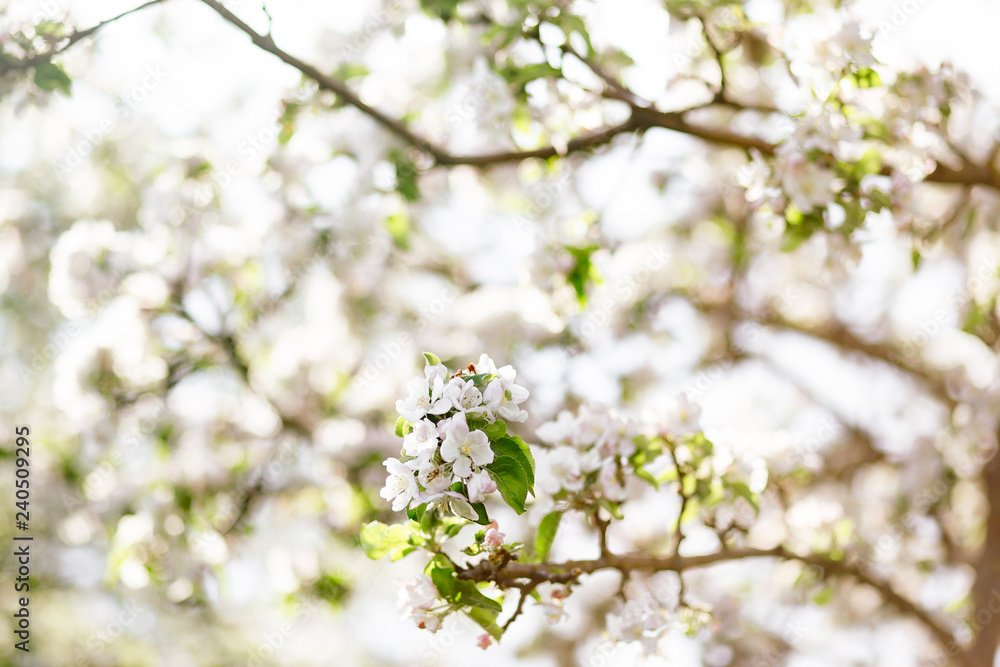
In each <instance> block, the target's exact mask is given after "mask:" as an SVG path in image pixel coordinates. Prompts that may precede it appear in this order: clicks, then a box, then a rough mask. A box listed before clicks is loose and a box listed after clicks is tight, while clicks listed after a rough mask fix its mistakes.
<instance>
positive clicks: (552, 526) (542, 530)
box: [535, 512, 562, 562]
mask: <svg viewBox="0 0 1000 667" xmlns="http://www.w3.org/2000/svg"><path fill="white" fill-rule="evenodd" d="M560 521H562V512H551V513H549V514H546V515H545V518H544V519H542V522H541V523H540V524H538V535H537V536H536V537H535V551H536V552H538V559H539V560H540V561H543V562H544V561H545V560H546V559H547V558H548V557H549V550H550V549H551V548H552V542H553V541H554V540H555V539H556V531H557V530H559V522H560Z"/></svg>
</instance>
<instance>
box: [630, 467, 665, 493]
mask: <svg viewBox="0 0 1000 667" xmlns="http://www.w3.org/2000/svg"><path fill="white" fill-rule="evenodd" d="M635 476H636V477H638V478H639V479H642V480H645V481H647V482H649V483H650V484H652V485H653V488H654V489H658V488H660V482H659V481H657V479H656V478H655V477H653V473H651V472H649V471H648V470H646V469H645V468H636V469H635Z"/></svg>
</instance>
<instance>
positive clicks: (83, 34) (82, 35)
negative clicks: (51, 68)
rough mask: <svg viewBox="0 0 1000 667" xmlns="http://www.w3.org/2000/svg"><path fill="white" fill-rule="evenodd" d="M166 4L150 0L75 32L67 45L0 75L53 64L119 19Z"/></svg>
mask: <svg viewBox="0 0 1000 667" xmlns="http://www.w3.org/2000/svg"><path fill="white" fill-rule="evenodd" d="M164 2H166V0H149V2H146V3H143V4H141V5H139V6H138V7H133V8H132V9H129V10H127V11H124V12H122V13H121V14H119V15H117V16H113V17H111V18H109V19H105V20H104V21H101V22H100V23H98V24H96V25H93V26H91V27H89V28H85V29H84V30H75V31H74V32H72V33H71V34H69V35H68V36H66V37H64V38H63V39H64V40H66V42H65V44H62V45H61V46H59V47H58V48H54V49H51V50H50V51H46V52H45V53H39V54H36V55H34V56H31V57H28V58H25V59H23V60H16V61H14V62H12V63H5V64H3V65H2V66H0V74H5V73H7V72H15V71H18V70H25V69H30V68H32V67H34V66H36V65H41V64H42V63H47V62H51V61H52V59H53V58H55V57H56V56H58V55H59V54H60V53H63V52H64V51H66V50H68V49H69V48H70V47H72V46H73V45H74V44H76V43H77V42H79V41H81V40H83V39H86V38H87V37H90V36H91V35H93V34H94V33H96V32H97V31H98V30H100V29H101V28H103V27H104V26H106V25H108V24H110V23H114V22H115V21H117V20H119V19H122V18H125V17H126V16H128V15H129V14H134V13H135V12H138V11H142V10H143V9H146V8H147V7H152V6H153V5H159V4H162V3H164Z"/></svg>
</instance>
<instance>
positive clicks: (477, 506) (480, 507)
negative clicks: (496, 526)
mask: <svg viewBox="0 0 1000 667" xmlns="http://www.w3.org/2000/svg"><path fill="white" fill-rule="evenodd" d="M470 504H471V505H472V509H474V510H476V514H478V515H479V518H478V519H476V523H478V524H479V525H480V526H485V525H487V524H488V523H490V517H489V516H487V514H486V505H485V503H470Z"/></svg>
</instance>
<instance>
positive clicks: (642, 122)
mask: <svg viewBox="0 0 1000 667" xmlns="http://www.w3.org/2000/svg"><path fill="white" fill-rule="evenodd" d="M201 1H202V2H203V3H204V4H206V5H208V6H209V7H211V8H212V9H213V10H215V12H216V13H218V14H219V15H220V16H221V17H222V18H224V19H225V20H226V21H228V22H229V23H231V24H232V25H234V26H235V27H237V28H238V29H239V30H241V31H242V32H244V33H245V34H246V35H247V36H249V37H250V40H251V41H252V42H253V43H254V44H255V45H256V46H257V47H259V48H260V49H262V50H264V51H267V52H268V53H270V54H272V55H274V56H276V57H277V58H279V59H280V60H281V61H282V62H284V63H286V64H288V65H290V66H292V67H294V68H295V69H297V70H298V71H299V72H301V73H302V74H304V75H305V76H307V77H309V78H310V79H312V80H313V81H315V82H316V83H317V84H318V85H319V87H320V88H322V89H324V90H327V91H329V92H332V93H334V94H335V95H337V96H338V97H340V98H341V100H343V101H344V102H345V103H346V104H349V105H350V106H353V107H354V108H356V109H357V110H359V111H361V112H362V113H363V114H365V115H366V116H368V117H370V118H371V119H373V120H374V121H375V122H377V123H378V124H379V125H381V126H382V127H384V128H385V129H387V130H389V131H390V132H391V133H392V134H394V135H396V136H397V137H399V138H400V139H402V140H403V141H405V142H406V143H408V144H410V145H412V146H416V147H417V148H419V149H420V150H422V151H424V152H425V153H427V154H428V155H429V156H430V157H431V158H433V164H434V166H442V167H451V166H458V165H470V166H475V167H489V166H493V165H498V164H509V163H513V162H520V161H521V160H527V159H529V158H541V159H547V158H551V157H556V156H560V155H567V154H569V153H573V152H578V151H582V150H587V149H591V148H596V147H598V146H602V145H605V144H607V143H609V142H610V141H611V140H612V139H614V138H615V137H616V136H618V135H619V134H625V133H629V132H642V131H645V130H648V129H651V128H655V127H659V128H664V129H667V130H673V131H674V132H679V133H681V134H687V135H689V136H692V137H696V138H698V139H701V140H703V141H706V142H708V143H710V144H715V145H719V146H725V147H729V148H739V149H742V150H747V151H748V150H750V149H757V150H759V151H760V152H761V153H762V154H764V155H772V154H773V153H774V151H775V149H776V148H777V146H776V145H775V144H772V143H770V142H767V141H764V140H763V139H761V138H759V137H754V136H748V135H744V134H739V133H737V132H733V131H731V130H729V129H726V128H721V127H707V126H703V125H699V124H694V123H690V122H688V121H687V120H686V119H685V113H686V112H683V111H659V110H657V109H654V108H651V107H646V106H638V105H635V104H632V115H631V116H630V118H629V119H628V120H627V121H625V122H624V123H621V124H620V125H615V126H612V127H608V128H605V129H603V130H599V131H597V132H594V133H592V134H586V135H583V136H580V137H577V138H575V139H573V140H571V141H570V142H569V143H568V144H567V146H566V148H565V149H560V148H558V147H556V146H545V147H542V148H535V149H530V150H522V151H502V152H495V153H486V154H483V155H453V154H451V153H449V152H448V151H446V150H445V149H443V148H441V147H440V146H437V145H436V144H434V143H433V142H432V141H430V140H428V139H426V138H424V137H421V136H420V135H419V134H417V133H416V132H414V131H412V130H411V129H410V128H409V127H407V126H406V124H405V123H404V122H402V121H401V120H399V119H397V118H393V117H392V116H389V115H388V114H386V113H383V112H382V111H379V110H378V109H376V108H374V107H372V106H370V105H368V104H366V103H365V102H363V101H362V100H361V98H360V97H358V95H357V94H356V93H354V91H352V90H351V89H350V87H349V86H348V85H347V84H346V83H344V82H343V81H340V80H339V79H336V78H334V77H332V76H329V75H327V74H324V73H323V72H321V71H319V70H318V69H317V68H316V67H314V66H313V65H310V64H308V63H306V62H304V61H302V60H300V59H299V58H296V57H295V56H293V55H291V54H289V53H288V52H287V51H284V50H282V49H281V48H279V47H278V45H277V44H275V42H274V40H273V39H271V37H270V35H261V34H260V33H258V32H257V31H255V30H254V29H253V28H251V27H250V26H249V25H247V24H246V23H245V22H244V21H243V20H242V19H240V18H239V17H238V16H236V15H235V14H234V13H232V12H231V11H229V10H228V9H227V8H226V7H225V6H223V5H222V3H220V2H218V0H201ZM588 66H589V65H588ZM594 71H595V73H596V74H597V75H598V76H601V74H600V73H598V71H597V70H594ZM601 78H602V79H603V80H604V81H605V83H606V84H607V85H608V86H609V88H611V89H613V90H615V91H616V92H618V94H620V95H625V93H623V92H621V90H624V91H625V92H628V91H627V89H625V88H624V87H623V86H621V84H618V83H617V82H615V81H614V79H612V78H611V77H608V76H607V75H606V74H605V75H604V76H601ZM619 89H621V90H619ZM688 111H691V110H688ZM926 180H928V181H931V182H937V183H960V184H965V185H986V186H988V187H991V188H994V189H998V190H1000V177H998V175H997V174H996V173H995V172H994V170H992V169H991V168H989V167H988V166H978V165H973V164H969V163H965V164H963V165H962V167H961V168H960V169H957V170H956V169H952V168H950V167H946V166H944V165H941V164H939V165H938V166H937V168H936V169H935V170H934V171H933V172H932V173H931V174H930V175H929V176H928V177H927V179H926Z"/></svg>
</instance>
